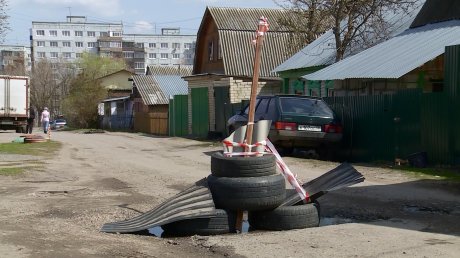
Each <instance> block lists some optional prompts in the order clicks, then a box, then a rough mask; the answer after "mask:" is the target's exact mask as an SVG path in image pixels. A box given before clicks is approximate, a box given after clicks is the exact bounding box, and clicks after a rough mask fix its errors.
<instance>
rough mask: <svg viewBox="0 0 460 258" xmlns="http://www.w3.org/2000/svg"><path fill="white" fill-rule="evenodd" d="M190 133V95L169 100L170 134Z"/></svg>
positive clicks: (181, 134)
mask: <svg viewBox="0 0 460 258" xmlns="http://www.w3.org/2000/svg"><path fill="white" fill-rule="evenodd" d="M186 135H188V95H175V96H174V99H170V100H169V136H186Z"/></svg>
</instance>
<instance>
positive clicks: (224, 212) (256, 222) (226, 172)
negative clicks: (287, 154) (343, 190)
mask: <svg viewBox="0 0 460 258" xmlns="http://www.w3.org/2000/svg"><path fill="white" fill-rule="evenodd" d="M207 180H208V185H209V189H210V190H211V193H212V198H213V200H214V203H215V205H216V208H217V216H216V217H213V218H206V219H194V220H184V221H179V222H175V223H171V224H167V225H164V226H163V229H164V230H165V233H167V235H173V234H170V233H175V235H193V234H198V235H215V234H224V233H233V232H236V228H235V224H236V214H237V211H247V212H248V221H249V224H250V227H251V229H262V230H289V229H300V228H307V227H315V226H318V225H319V206H318V205H316V204H311V203H310V204H301V205H295V206H286V207H284V206H282V207H279V206H280V204H281V203H283V201H284V200H285V197H286V181H285V179H284V177H283V175H281V174H279V173H278V174H277V172H276V158H275V156H274V155H272V154H268V155H263V156H260V157H241V156H233V157H226V156H225V155H223V153H222V152H215V153H213V154H212V155H211V175H209V176H208V178H207Z"/></svg>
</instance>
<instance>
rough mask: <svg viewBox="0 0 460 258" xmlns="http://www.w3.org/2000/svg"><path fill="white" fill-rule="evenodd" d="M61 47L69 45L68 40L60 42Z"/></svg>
mask: <svg viewBox="0 0 460 258" xmlns="http://www.w3.org/2000/svg"><path fill="white" fill-rule="evenodd" d="M62 46H63V47H70V41H64V42H62Z"/></svg>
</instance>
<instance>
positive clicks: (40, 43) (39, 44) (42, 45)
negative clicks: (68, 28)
mask: <svg viewBox="0 0 460 258" xmlns="http://www.w3.org/2000/svg"><path fill="white" fill-rule="evenodd" d="M44 46H45V41H37V47H44Z"/></svg>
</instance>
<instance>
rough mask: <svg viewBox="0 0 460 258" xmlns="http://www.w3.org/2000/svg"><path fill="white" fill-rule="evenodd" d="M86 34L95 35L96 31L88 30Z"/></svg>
mask: <svg viewBox="0 0 460 258" xmlns="http://www.w3.org/2000/svg"><path fill="white" fill-rule="evenodd" d="M87 35H88V37H96V32H95V31H88V32H87Z"/></svg>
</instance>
